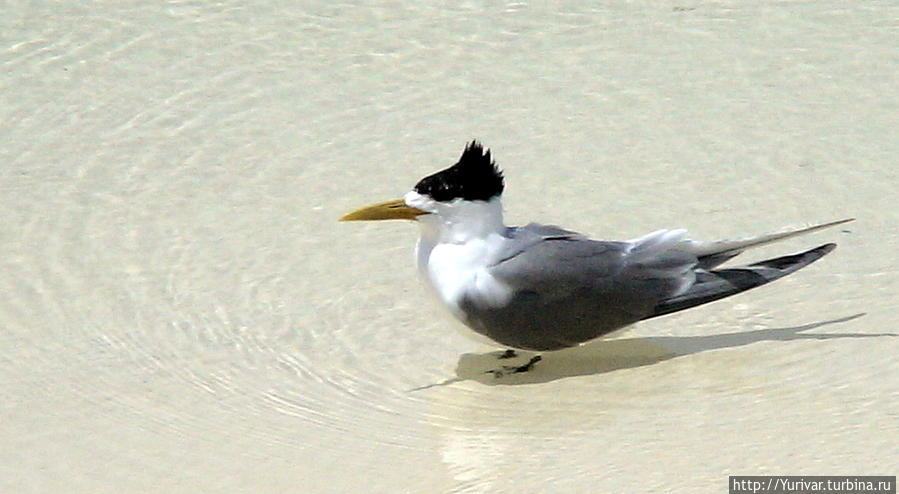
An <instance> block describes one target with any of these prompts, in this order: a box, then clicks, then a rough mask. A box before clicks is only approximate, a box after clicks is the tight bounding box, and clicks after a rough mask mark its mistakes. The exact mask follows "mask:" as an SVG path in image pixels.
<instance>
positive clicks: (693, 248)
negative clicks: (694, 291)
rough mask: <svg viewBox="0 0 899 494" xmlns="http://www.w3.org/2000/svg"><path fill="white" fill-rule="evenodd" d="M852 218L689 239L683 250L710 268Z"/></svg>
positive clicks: (699, 266)
mask: <svg viewBox="0 0 899 494" xmlns="http://www.w3.org/2000/svg"><path fill="white" fill-rule="evenodd" d="M854 219H855V218H848V219H844V220H839V221H831V222H829V223H821V224H820V225H812V226H807V227H804V228H795V229H787V230H781V231H779V232H775V233H768V234H765V235H759V236H757V237H748V238H738V239H731V240H718V241H714V242H702V241H696V240H691V241H689V244H688V246H687V247H686V248H684V250H686V251H687V252H689V253H691V254H693V255H695V256H696V257H697V258H698V259H699V265H698V266H697V267H698V268H700V269H712V268H714V267H716V266H718V265H719V264H722V263H723V262H725V261H727V260H728V259H730V258H732V257H735V256H737V255H739V254H740V253H742V252H743V251H744V250H746V249H749V248H754V247H760V246H762V245H767V244H770V243H772V242H778V241H780V240H785V239H788V238H792V237H797V236H799V235H805V234H806V233H812V232H816V231H818V230H823V229H825V228H830V227H832V226H837V225H842V224H843V223H848V222H850V221H853V220H854Z"/></svg>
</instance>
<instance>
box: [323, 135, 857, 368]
mask: <svg viewBox="0 0 899 494" xmlns="http://www.w3.org/2000/svg"><path fill="white" fill-rule="evenodd" d="M504 187H505V181H504V176H503V172H502V171H501V170H500V168H499V167H498V166H497V165H496V162H495V161H494V159H493V157H492V156H491V152H490V150H489V149H485V148H484V146H483V145H482V144H481V143H480V142H478V141H477V140H473V141H471V142H468V143H467V144H466V146H465V148H464V150H463V152H462V155H461V156H460V157H459V159H458V161H457V162H456V163H454V164H453V165H451V166H449V167H448V168H446V169H444V170H441V171H439V172H436V173H433V174H431V175H428V176H426V177H424V178H422V179H421V180H420V181H418V183H417V184H416V185H415V187H413V188H412V190H410V191H409V192H407V193H406V194H405V195H404V196H403V198H402V199H396V200H392V201H387V202H381V203H378V204H374V205H371V206H367V207H364V208H361V209H358V210H355V211H353V212H350V213H347V214H345V215H344V216H342V217H341V218H340V221H374V220H391V219H397V220H412V221H415V222H417V223H418V225H419V226H420V236H419V239H418V242H417V244H416V248H415V260H416V264H417V267H418V271H419V274H420V275H421V278H422V279H423V280H424V282H425V284H426V285H427V286H428V287H429V288H430V290H431V291H432V292H433V293H434V294H435V295H436V297H437V299H438V300H439V301H440V302H441V303H442V305H444V306H445V307H446V308H448V309H449V312H450V313H451V314H452V315H453V316H455V318H456V319H458V320H459V321H461V322H462V323H463V324H464V325H466V326H467V327H468V328H470V329H471V330H473V331H474V332H475V333H477V334H479V335H481V336H483V337H486V338H487V339H488V340H490V341H492V342H493V343H495V344H496V345H498V346H499V347H500V348H507V350H506V351H505V352H504V353H502V354H501V355H500V356H499V357H500V358H511V357H516V356H517V351H518V350H524V351H527V352H537V354H536V355H535V356H533V357H531V358H530V360H529V361H528V362H526V363H524V364H523V365H518V366H502V368H500V369H497V370H494V371H488V372H493V373H494V375H495V376H497V377H501V376H504V375H508V374H514V373H520V372H527V371H530V370H531V369H532V368H533V367H534V364H536V363H537V362H539V361H540V360H541V359H542V357H541V355H540V354H541V353H542V352H551V351H556V350H561V349H565V348H570V347H576V346H579V345H581V344H583V343H586V342H589V341H591V340H595V339H597V338H600V337H603V336H606V335H608V334H609V333H612V332H614V331H616V330H619V329H622V328H624V327H626V326H629V325H631V324H634V323H636V322H638V321H642V320H646V319H650V318H654V317H658V316H663V315H666V314H671V313H674V312H679V311H682V310H685V309H689V308H692V307H696V306H699V305H703V304H706V303H709V302H713V301H716V300H719V299H722V298H725V297H730V296H731V295H735V294H738V293H741V292H744V291H746V290H750V289H752V288H756V287H759V286H762V285H765V284H767V283H770V282H772V281H774V280H777V279H779V278H782V277H784V276H786V275H789V274H791V273H794V272H796V271H798V270H799V269H802V268H804V267H806V266H808V265H809V264H811V263H813V262H815V261H817V260H818V259H820V258H822V257H823V256H825V255H827V254H828V253H830V252H831V251H833V250H834V249H835V248H836V244H834V243H826V244H823V245H820V246H818V247H815V248H813V249H809V250H806V251H804V252H799V253H797V254H790V255H784V256H780V257H776V258H772V259H768V260H764V261H761V262H755V263H752V264H746V265H741V266H736V267H727V268H722V267H720V266H721V265H722V264H724V263H725V262H726V261H729V260H731V259H732V258H734V257H736V256H738V255H739V254H741V253H742V252H743V251H744V250H745V249H748V248H750V247H758V246H761V245H765V244H769V243H772V242H776V241H779V240H783V239H787V238H790V237H795V236H797V235H802V234H806V233H810V232H814V231H818V230H821V229H824V228H829V227H833V226H836V225H840V224H843V223H846V222H848V221H852V220H853V218H849V219H843V220H839V221H832V222H829V223H823V224H818V225H814V226H810V227H805V228H800V229H792V230H785V231H780V232H778V233H769V234H765V235H760V236H755V237H749V238H741V239H736V240H719V241H697V240H693V239H691V238H689V237H688V235H687V231H686V230H684V229H664V230H658V231H654V232H652V233H649V234H647V235H644V236H642V237H639V238H636V239H632V240H627V241H601V240H594V239H591V238H589V237H588V236H586V235H584V234H581V233H578V232H575V231H571V230H566V229H563V228H561V227H558V226H554V225H545V224H540V223H528V224H526V225H524V226H517V227H516V226H506V225H505V223H504V221H503V205H502V194H503V190H504Z"/></svg>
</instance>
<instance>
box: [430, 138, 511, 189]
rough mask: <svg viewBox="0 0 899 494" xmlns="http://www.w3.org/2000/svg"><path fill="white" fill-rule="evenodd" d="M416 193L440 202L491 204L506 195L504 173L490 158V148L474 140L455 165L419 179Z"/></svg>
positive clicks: (466, 147)
mask: <svg viewBox="0 0 899 494" xmlns="http://www.w3.org/2000/svg"><path fill="white" fill-rule="evenodd" d="M415 192H418V193H419V194H422V195H427V196H430V197H431V198H432V199H434V200H435V201H440V202H448V201H452V200H453V199H458V198H461V199H465V200H466V201H489V200H490V199H492V198H494V197H496V196H498V195H500V194H502V192H503V172H501V171H500V170H499V168H497V167H496V163H494V162H493V160H492V159H491V158H490V150H489V149H488V150H486V151H485V150H484V148H483V146H481V143H479V142H478V141H471V142H470V143H468V145H467V146H465V151H463V152H462V156H460V157H459V161H458V162H457V163H456V164H455V165H453V166H451V167H449V168H447V169H446V170H442V171H439V172H437V173H435V174H433V175H428V176H427V177H425V178H423V179H421V180H419V182H418V183H417V184H416V185H415Z"/></svg>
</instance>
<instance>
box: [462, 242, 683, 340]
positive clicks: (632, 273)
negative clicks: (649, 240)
mask: <svg viewBox="0 0 899 494" xmlns="http://www.w3.org/2000/svg"><path fill="white" fill-rule="evenodd" d="M548 228H550V229H551V228H554V227H544V226H542V225H528V226H526V227H523V228H519V229H516V230H515V231H514V232H513V234H512V235H511V236H510V238H511V239H512V240H513V242H510V247H509V250H508V252H506V253H505V254H506V255H504V256H502V257H500V258H499V259H498V260H497V262H496V264H494V265H493V266H491V267H490V268H489V271H490V274H491V275H492V276H493V277H494V278H495V279H497V280H498V281H500V282H502V283H504V284H506V285H507V286H509V287H510V288H511V289H512V290H513V295H512V298H511V300H510V301H509V303H507V304H505V305H503V306H501V307H495V306H494V307H491V306H479V305H478V304H476V303H474V302H472V301H470V300H463V309H464V310H465V312H466V313H467V314H468V321H467V322H468V323H469V325H470V326H472V328H474V329H475V331H478V332H480V333H482V334H484V335H486V336H488V337H490V338H492V339H493V340H495V341H498V342H500V343H502V344H505V345H508V346H511V347H515V348H523V349H528V350H557V349H560V348H565V347H570V346H575V345H577V344H579V343H583V342H585V341H588V340H591V339H594V338H596V337H598V336H601V335H603V334H606V333H608V332H611V331H614V330H616V329H619V328H621V327H623V326H626V325H628V324H631V323H633V322H636V321H638V320H640V319H642V318H644V317H646V316H647V315H649V314H651V313H652V311H653V308H654V307H655V306H656V305H657V304H658V303H659V301H661V300H664V299H666V298H668V297H670V296H672V295H673V294H676V293H678V291H681V290H683V289H684V287H685V286H689V284H691V283H692V281H693V278H692V276H693V272H692V267H693V266H695V264H696V257H695V256H693V255H691V254H687V253H684V252H679V251H673V250H671V249H670V244H671V242H663V243H660V244H659V245H655V246H649V245H641V244H640V243H630V242H600V241H595V240H590V239H587V238H586V237H584V236H582V235H579V234H577V233H574V232H568V231H566V230H561V229H555V230H548Z"/></svg>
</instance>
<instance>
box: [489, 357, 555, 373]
mask: <svg viewBox="0 0 899 494" xmlns="http://www.w3.org/2000/svg"><path fill="white" fill-rule="evenodd" d="M541 360H543V357H541V356H540V355H534V356H533V357H531V360H528V363H526V364H524V365H504V366H503V368H502V369H494V370H490V371H487V372H485V374H493V377H496V378H500V377H503V376H506V375H509V374H520V373H522V372H527V371H529V370H531V369H533V368H534V364H536V363H537V362H539V361H541Z"/></svg>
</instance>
